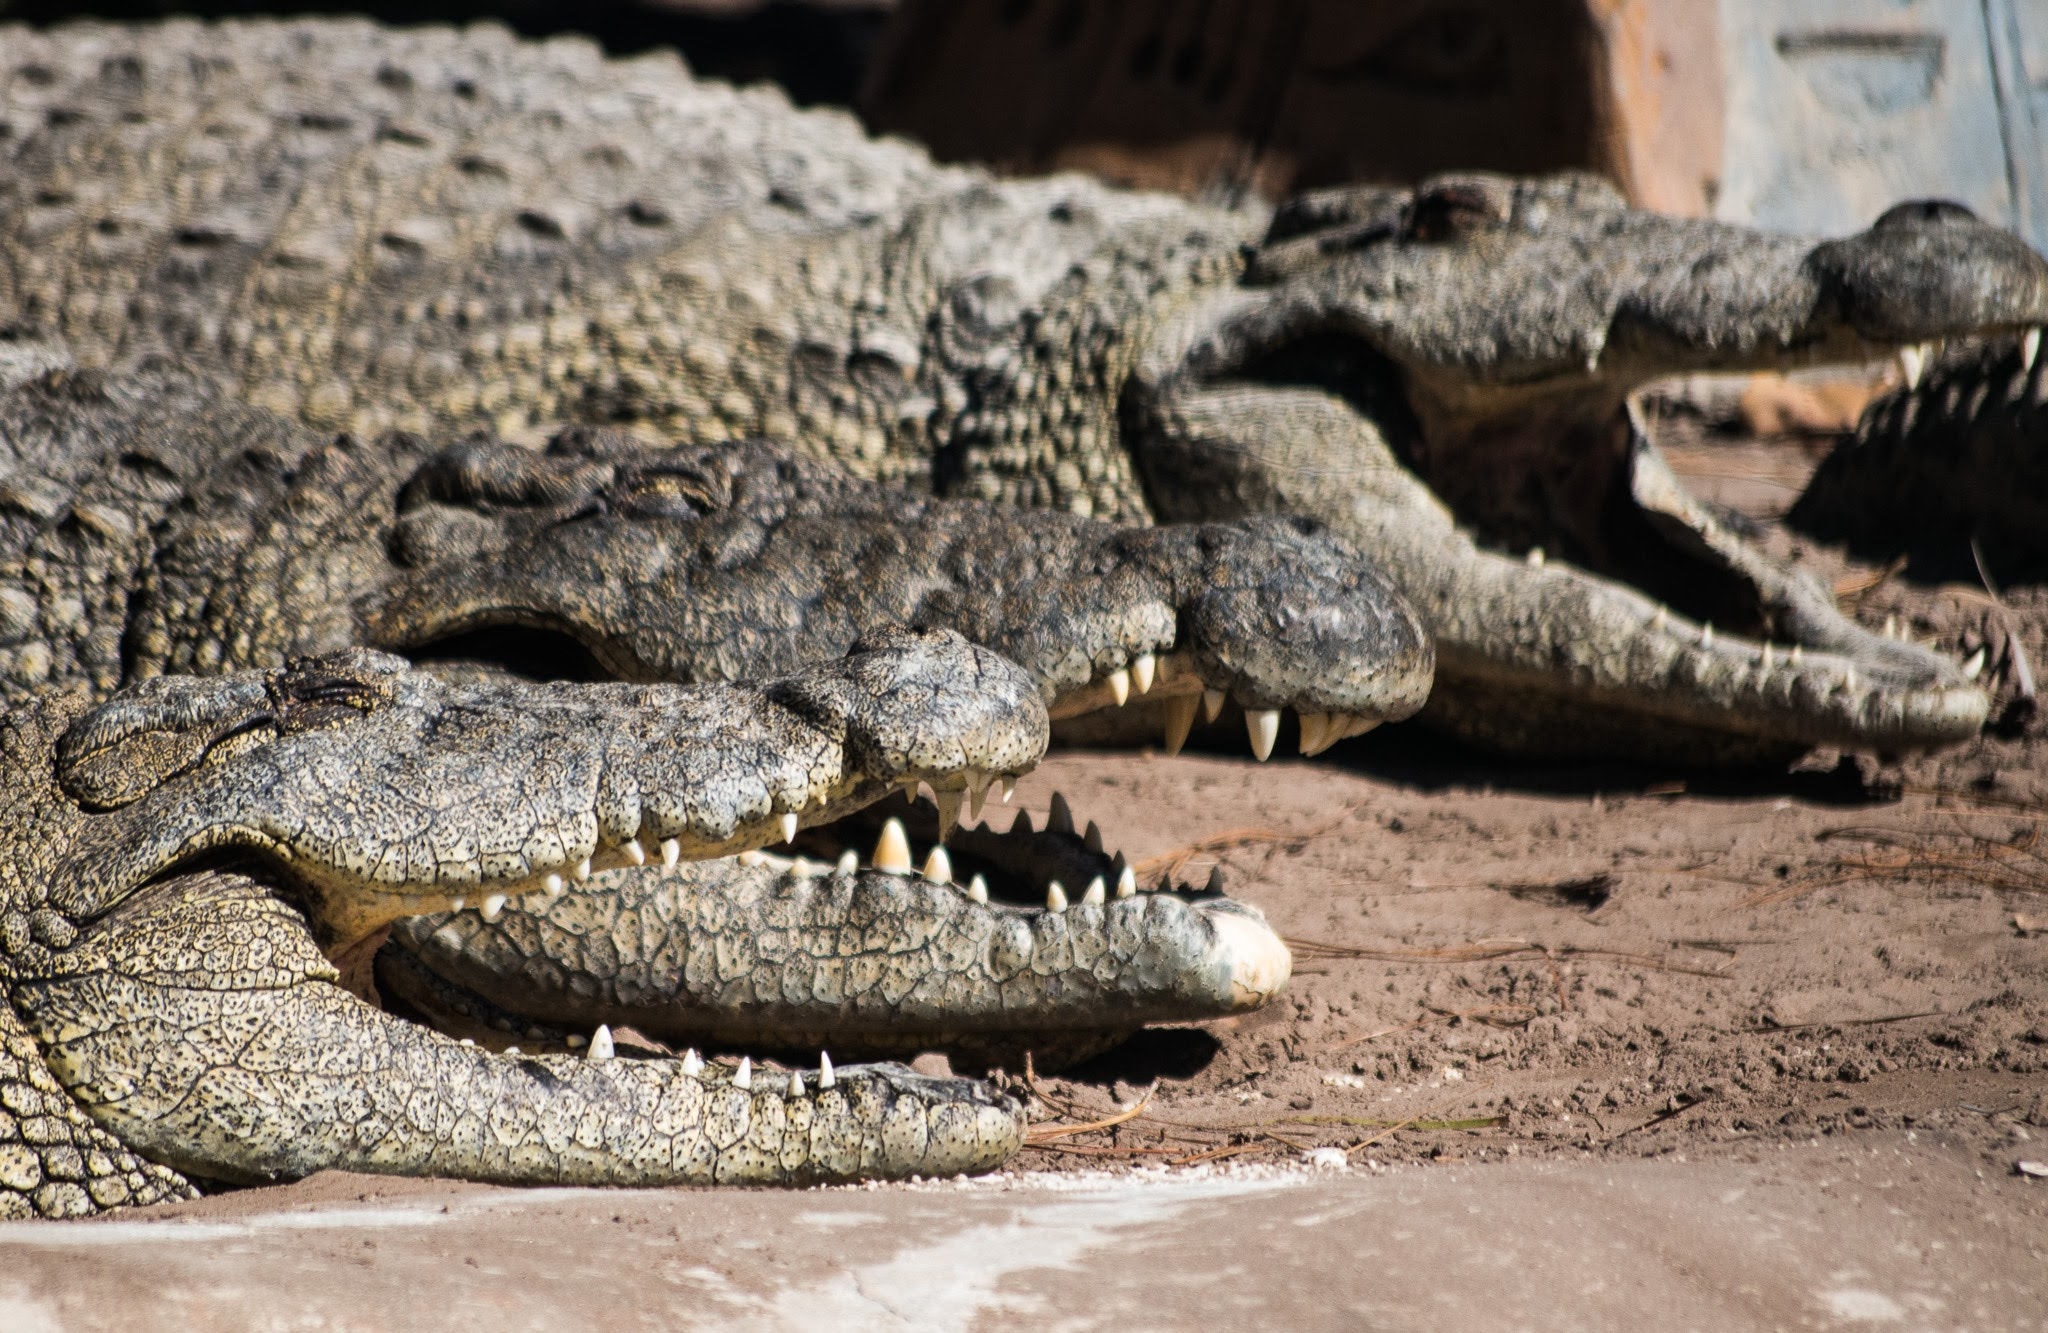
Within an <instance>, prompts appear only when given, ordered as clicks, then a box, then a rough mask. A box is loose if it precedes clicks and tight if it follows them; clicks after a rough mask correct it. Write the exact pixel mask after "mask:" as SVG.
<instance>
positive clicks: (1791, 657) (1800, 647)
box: [1785, 643, 1806, 667]
mask: <svg viewBox="0 0 2048 1333" xmlns="http://www.w3.org/2000/svg"><path fill="white" fill-rule="evenodd" d="M1785 660H1787V661H1788V662H1790V663H1791V664H1792V665H1793V666H1795V667H1797V666H1800V665H1801V664H1803V663H1804V662H1805V661H1806V645H1805V644H1803V643H1795V644H1793V645H1792V651H1791V652H1789V653H1787V654H1785Z"/></svg>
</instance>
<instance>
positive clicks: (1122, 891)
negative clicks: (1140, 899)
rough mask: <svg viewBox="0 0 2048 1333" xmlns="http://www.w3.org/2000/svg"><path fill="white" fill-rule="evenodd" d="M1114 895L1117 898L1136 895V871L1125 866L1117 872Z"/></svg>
mask: <svg viewBox="0 0 2048 1333" xmlns="http://www.w3.org/2000/svg"><path fill="white" fill-rule="evenodd" d="M1116 896H1117V897H1119V898H1135V897H1137V896H1138V872H1137V871H1135V870H1133V869H1131V868H1130V867H1129V866H1125V867H1124V868H1123V869H1122V870H1119V871H1118V872H1117V876H1116Z"/></svg>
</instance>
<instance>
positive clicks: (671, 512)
mask: <svg viewBox="0 0 2048 1333" xmlns="http://www.w3.org/2000/svg"><path fill="white" fill-rule="evenodd" d="M606 498H607V499H608V500H610V501H611V506H612V508H613V509H614V510H615V511H617V512H619V513H622V514H629V515H631V516H633V517H635V518H702V517H704V516H705V515H706V514H709V513H711V512H713V511H714V510H717V509H721V508H723V507H724V506H725V504H726V502H727V500H728V499H729V498H730V497H729V496H728V495H727V494H726V488H725V487H722V486H720V485H718V484H717V482H716V480H715V479H714V478H712V477H710V476H707V475H706V474H704V473H701V472H698V471H695V470H692V469H686V468H682V467H677V466H673V465H668V464H654V465H650V466H647V467H640V468H621V469H620V471H619V475H618V479H617V480H616V481H614V482H613V483H612V486H611V488H610V494H609V495H608V496H607V497H606Z"/></svg>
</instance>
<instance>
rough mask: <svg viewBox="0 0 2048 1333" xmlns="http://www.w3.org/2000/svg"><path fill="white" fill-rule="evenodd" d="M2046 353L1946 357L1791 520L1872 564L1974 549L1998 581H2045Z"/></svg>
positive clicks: (1859, 428) (1973, 349) (1876, 408)
mask: <svg viewBox="0 0 2048 1333" xmlns="http://www.w3.org/2000/svg"><path fill="white" fill-rule="evenodd" d="M2039 364H2040V363H2039V343H2038V342H2034V343H2033V344H2032V345H2030V346H2026V347H2022V346H2019V345H2017V344H2016V343H2015V342H2014V341H2012V340H2009V339H2002V340H1999V341H1995V342H1989V343H1985V344H1982V345H1974V346H1965V347H1959V348H1957V349H1955V350H1954V351H1953V352H1951V353H1949V354H1947V355H1945V356H1942V357H1940V358H1938V359H1937V360H1936V361H1935V364H1934V365H1932V366H1931V367H1930V368H1928V369H1927V370H1926V372H1925V374H1924V376H1922V377H1919V380H1918V383H1917V384H1905V385H1901V386H1900V387H1899V388H1897V389H1895V390H1893V391H1892V392H1891V393H1888V394H1886V395H1885V396H1884V397H1882V398H1880V399H1878V400H1877V401H1876V402H1874V403H1872V404H1871V405H1870V407H1869V408H1868V409H1866V410H1865V412H1864V413H1863V419H1862V420H1861V421H1860V422H1858V423H1857V425H1856V432H1855V434H1854V435H1852V436H1850V437H1849V438H1848V439H1846V440H1844V441H1842V443H1841V444H1839V445H1837V446H1836V447H1835V449H1834V451H1833V452H1832V453H1830V454H1829V455H1828V457H1827V458H1826V459H1825V460H1823V461H1822V463H1821V465H1820V467H1819V468H1818V469H1817V470H1816V471H1815V472H1814V474H1813V480H1812V481H1810V482H1809V483H1807V487H1806V491H1805V493H1804V494H1803V495H1801V496H1800V497H1799V502H1798V503H1797V504H1795V505H1794V506H1793V507H1792V512H1791V513H1790V514H1788V515H1787V516H1786V517H1787V519H1788V520H1789V521H1790V522H1791V523H1792V524H1793V525H1794V526H1796V527H1798V528H1800V529H1801V530H1802V531H1806V532H1810V533H1812V534H1814V535H1815V536H1817V537H1822V538H1825V539H1826V540H1829V541H1843V542H1847V543H1848V544H1849V545H1850V547H1851V549H1853V550H1855V551H1856V552H1857V553H1858V554H1859V555H1862V556H1864V557H1865V558H1867V559H1873V560H1889V559H1891V558H1893V557H1895V556H1899V555H1907V554H1929V553H1931V554H1936V555H1938V556H1944V555H1945V556H1947V557H1948V558H1949V559H1950V561H1951V562H1953V563H1956V564H1960V565H1961V567H1962V568H1963V569H1966V570H1967V569H1968V568H1969V567H1970V563H1971V557H1970V554H1969V545H1970V543H1971V542H1973V541H1974V542H1975V543H1976V544H1977V548H1978V550H1979V551H1980V552H1981V553H1982V555H1983V558H1984V560H1985V563H1986V566H1987V572H1988V573H1989V574H1990V575H1991V577H1993V578H1994V579H1996V580H1998V581H2000V582H2008V581H2012V580H2016V579H2019V578H2024V577H2037V576H2039V575H2040V574H2042V573H2043V572H2048V398H2044V394H2043V388H2042V377H2041V372H2040V370H2039Z"/></svg>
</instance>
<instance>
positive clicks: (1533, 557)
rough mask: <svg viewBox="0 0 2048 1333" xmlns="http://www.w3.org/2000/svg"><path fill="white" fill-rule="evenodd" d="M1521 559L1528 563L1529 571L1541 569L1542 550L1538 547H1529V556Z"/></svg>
mask: <svg viewBox="0 0 2048 1333" xmlns="http://www.w3.org/2000/svg"><path fill="white" fill-rule="evenodd" d="M1522 558H1523V559H1524V560H1526V561H1528V562H1529V568H1531V569H1541V568H1543V548H1542V547H1540V546H1532V547H1530V548H1529V554H1527V555H1525V556H1523V557H1522Z"/></svg>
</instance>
